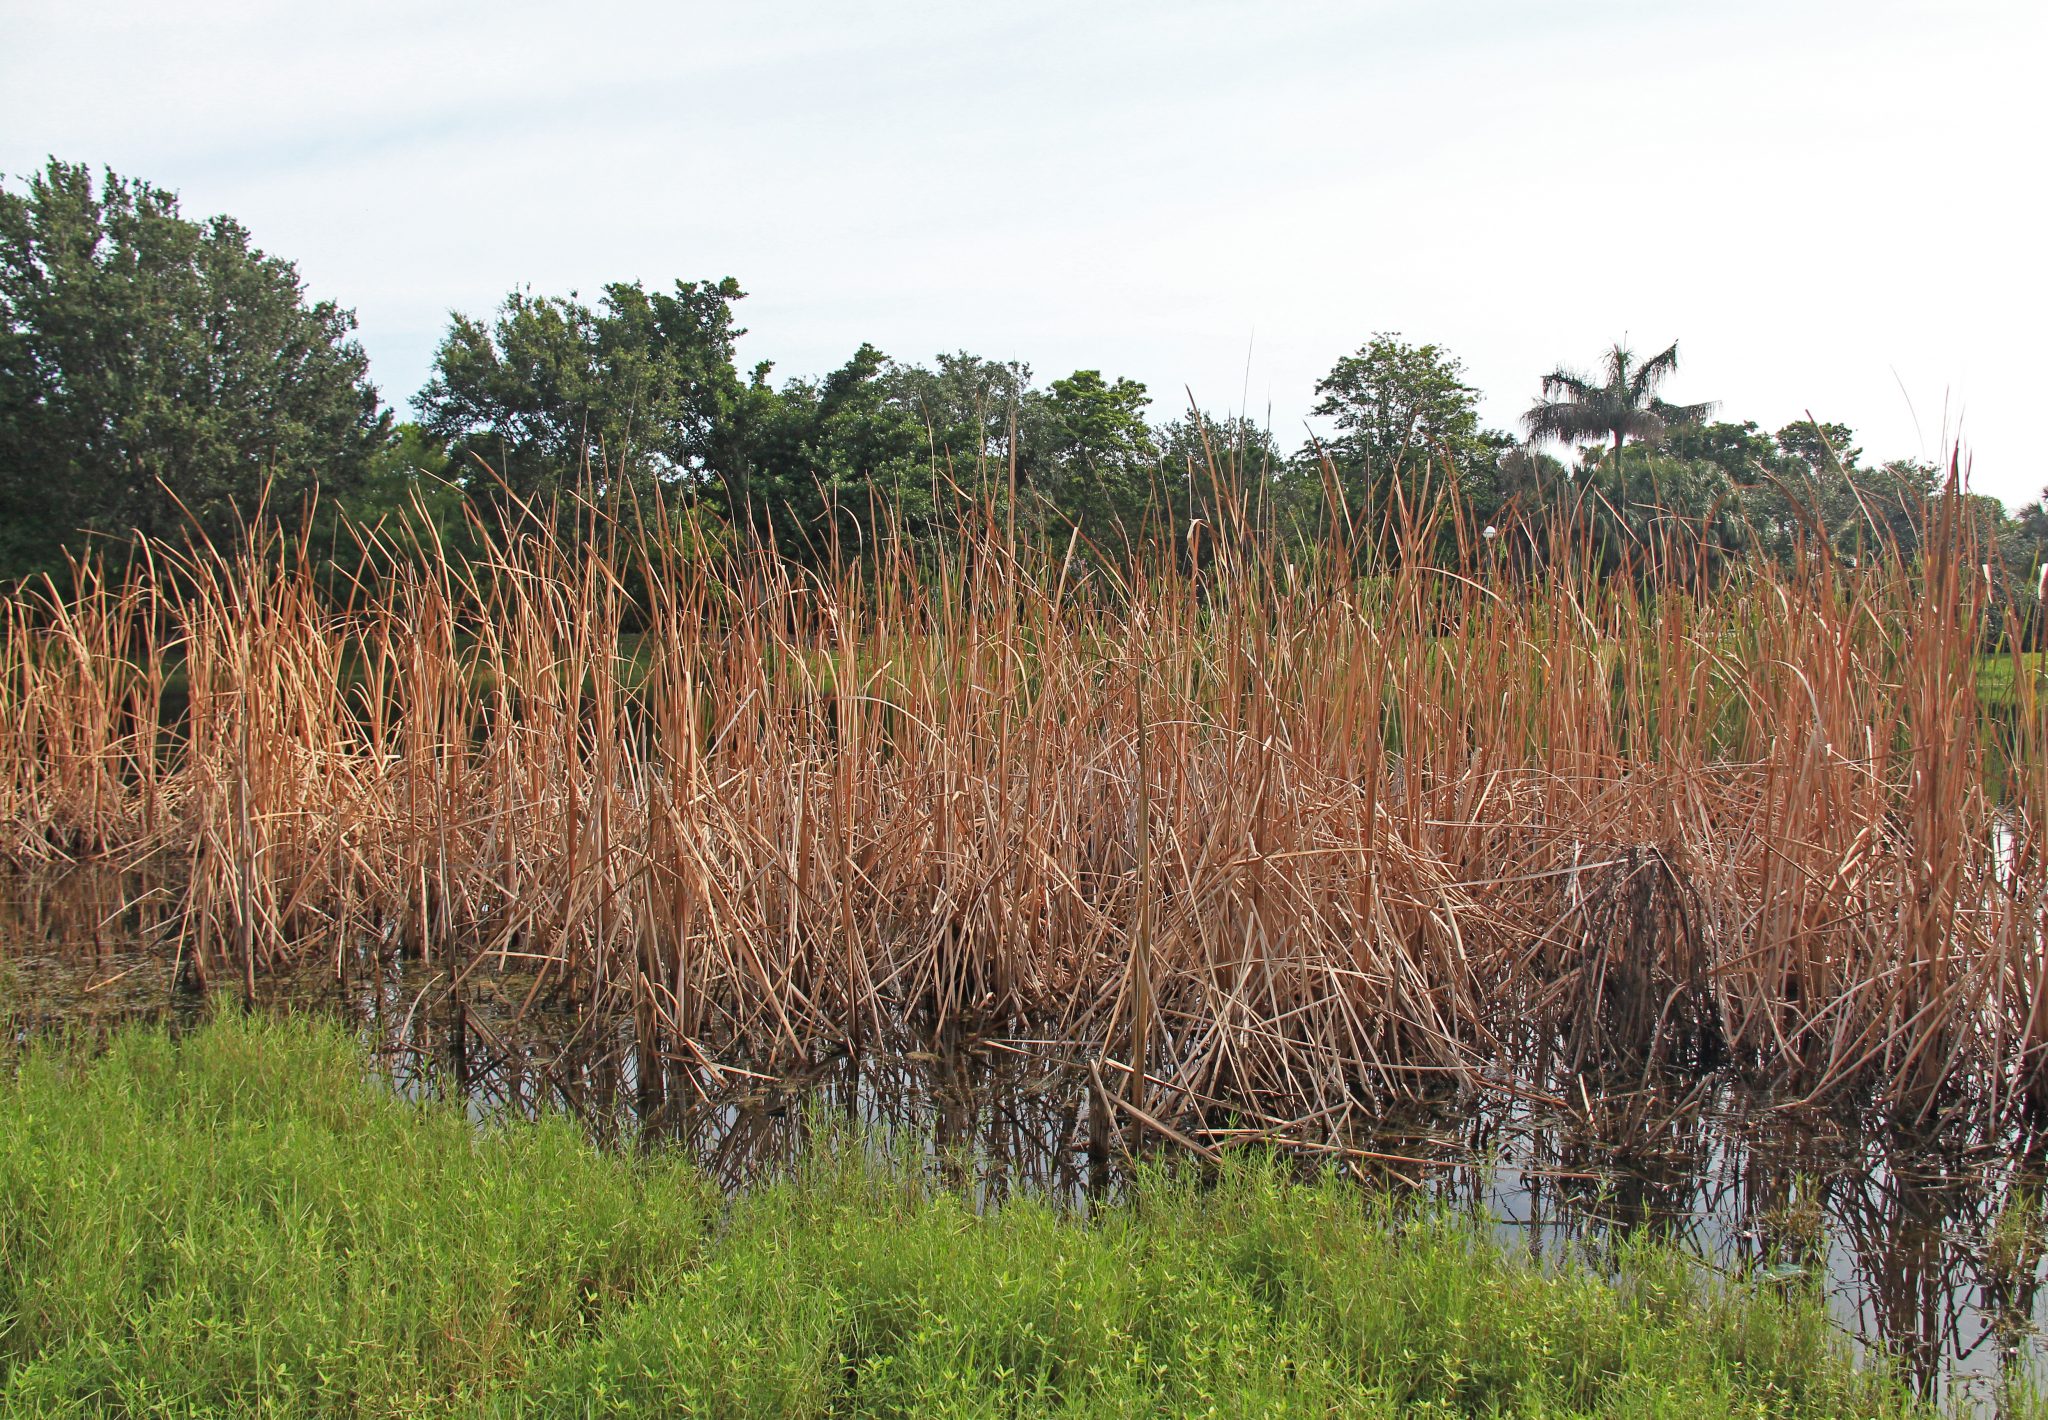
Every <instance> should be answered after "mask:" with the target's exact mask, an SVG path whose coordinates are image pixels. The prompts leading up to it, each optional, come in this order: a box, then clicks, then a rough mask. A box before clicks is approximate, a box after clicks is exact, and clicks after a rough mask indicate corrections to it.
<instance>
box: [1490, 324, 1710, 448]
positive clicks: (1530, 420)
mask: <svg viewBox="0 0 2048 1420" xmlns="http://www.w3.org/2000/svg"><path fill="white" fill-rule="evenodd" d="M1677 370H1678V343H1677V342H1676V341H1673V342H1672V343H1671V345H1670V346H1669V347H1668V348H1666V349H1664V350H1662V351H1659V352H1658V353H1657V354H1655V355H1652V356H1651V357H1650V358H1649V359H1647V360H1640V359H1638V358H1637V357H1636V354H1635V352H1634V351H1632V350H1630V349H1629V348H1628V347H1627V346H1625V345H1616V346H1614V347H1612V348H1611V349H1609V350H1608V352H1607V353H1606V355H1605V356H1603V357H1602V359H1601V370H1600V373H1599V374H1598V375H1597V376H1587V375H1584V374H1580V373H1578V372H1576V371H1572V370H1567V369H1564V368H1562V367H1560V368H1558V369H1556V370H1553V371H1551V372H1550V373H1549V374H1547V375H1545V376H1544V377H1543V398H1542V399H1541V400H1540V401H1539V402H1538V403H1537V404H1536V405H1535V406H1534V407H1533V408H1531V409H1530V410H1529V412H1528V413H1527V414H1525V415H1523V416H1522V422H1523V424H1524V425H1525V426H1526V427H1527V429H1528V431H1529V437H1530V438H1531V439H1532V440H1542V439H1556V440H1559V441H1560V442H1563V443H1567V444H1570V443H1577V442H1579V441H1581V440H1584V439H1596V438H1597V439H1608V440H1612V441H1613V449H1614V452H1615V453H1617V454H1619V453H1620V452H1621V449H1622V445H1623V444H1624V443H1625V442H1627V441H1628V440H1630V439H1638V440H1652V439H1655V438H1657V437H1658V436H1659V435H1661V434H1663V433H1664V431H1665V430H1667V429H1669V428H1671V427H1672V426H1674V425H1681V424H1692V423H1696V422H1697V421H1699V420H1702V419H1705V418H1706V417H1707V416H1708V415H1709V414H1711V413H1713V411H1714V406H1713V405H1712V404H1711V403H1707V404H1672V403H1670V402H1669V401H1667V400H1665V399H1662V398H1660V397H1659V396H1658V394H1657V390H1658V388H1659V387H1660V386H1661V385H1662V384H1663V383H1664V381H1665V380H1666V379H1668V378H1670V376H1671V375H1673V374H1674V373H1676V372H1677Z"/></svg>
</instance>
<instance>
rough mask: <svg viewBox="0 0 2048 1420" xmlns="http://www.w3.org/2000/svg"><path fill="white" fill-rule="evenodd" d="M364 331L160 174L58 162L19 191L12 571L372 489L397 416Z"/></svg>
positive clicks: (7, 394) (7, 282)
mask: <svg viewBox="0 0 2048 1420" xmlns="http://www.w3.org/2000/svg"><path fill="white" fill-rule="evenodd" d="M354 328H355V318H354V317H353V316H352V315H351V314H350V313H349V312H348V311H345V310H343V309H341V308H340V307H338V306H336V305H334V304H333V303H332V302H328V301H321V302H316V303H312V304H308V303H307V301H306V299H305V292H304V289H303V287H302V286H301V284H300V281H299V277H298V273H297V271H296V270H295V269H294V268H293V266H292V264H291V263H290V262H288V261H284V260H282V259H280V258H277V257H272V256H266V255H264V254H263V253H262V252H261V251H258V250H256V249H255V248H253V247H251V246H250V244H249V234H248V232H247V231H245V230H244V229H243V228H242V227H241V226H239V225H238V224H237V223H235V222H234V221H233V220H231V219H230V218H227V217H213V218H210V219H208V220H207V221H205V222H192V221H188V220H186V219H185V218H183V217H181V216H179V215H178V204H177V199H176V198H175V197H174V196H172V195H171V194H170V193H167V192H164V191H162V190H160V189H158V188H154V187H151V186H150V185H149V184H148V183H146V182H141V181H137V180H133V179H127V178H122V177H118V176H116V175H115V174H113V173H112V172H109V173H107V174H105V175H104V177H103V179H102V180H101V182H100V183H99V184H98V185H97V186H95V184H94V182H93V177H92V174H91V172H90V171H89V170H88V169H87V168H85V167H84V166H83V165H77V164H69V163H60V162H57V161H56V160H54V159H53V160H51V162H50V163H49V165H48V166H47V167H46V168H45V169H44V170H43V171H42V172H41V173H38V174H36V175H34V176H33V177H31V178H30V179H29V180H28V185H27V191H26V192H25V193H16V192H8V191H0V575H9V574H18V573H21V572H25V571H32V570H43V569H49V568H52V567H55V566H58V565H61V562H62V559H63V556H64V554H65V552H66V551H76V550H77V549H78V548H79V547H80V546H81V545H82V544H83V542H84V540H85V538H86V536H87V535H88V534H91V533H104V534H111V535H113V536H114V537H116V538H125V535H126V534H127V533H128V531H129V530H130V529H141V530H143V531H144V532H148V533H152V534H156V535H170V534H177V533H179V532H181V531H183V530H184V529H185V528H186V527H187V526H188V522H189V521H191V520H196V522H197V524H198V526H199V528H200V529H201V530H203V531H204V532H206V533H207V534H209V535H211V536H215V537H219V536H222V535H223V534H226V533H228V532H229V531H231V530H232V529H233V528H234V527H235V526H236V525H237V523H238V522H239V520H241V519H243V518H246V517H250V516H252V515H253V514H254V512H255V510H256V508H257V507H258V505H259V504H260V503H262V502H263V501H264V500H265V498H266V497H267V498H268V501H269V504H270V506H271V507H272V508H273V509H277V510H279V511H280V512H281V513H282V514H283V515H286V516H291V515H294V514H296V512H297V509H298V505H299V504H300V503H301V502H302V501H303V500H304V499H305V498H306V497H307V496H308V495H309V494H310V493H311V492H312V491H313V490H314V489H315V487H316V486H318V487H320V488H322V489H323V490H324V491H325V492H326V493H327V494H328V495H330V496H340V497H344V498H345V497H348V496H350V495H352V494H353V493H354V492H355V491H356V490H357V489H358V488H359V487H360V485H361V484H362V482H363V480H364V478H365V477H366V475H367V474H368V472H369V469H370V467H371V464H372V462H373V461H374V459H375V458H376V456H377V453H378V450H379V449H380V448H381V447H382V446H383V444H384V442H385V439H386V438H387V436H388V433H389V429H390V416H389V414H388V413H386V412H384V411H383V410H382V409H381V408H380V406H379V404H378V400H377V392H376V389H375V388H374V387H373V386H372V385H371V384H370V382H369V378H368V365H367V361H366V360H365V357H364V355H363V351H362V348H361V347H360V346H359V345H357V344H356V343H355V342H354V341H353V340H352V339H350V332H351V331H352V330H353V329H354Z"/></svg>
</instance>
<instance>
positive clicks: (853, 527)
mask: <svg viewBox="0 0 2048 1420" xmlns="http://www.w3.org/2000/svg"><path fill="white" fill-rule="evenodd" d="M891 370H892V367H891V365H890V363H889V359H888V357H887V356H886V355H884V354H883V353H882V352H881V351H879V350H877V349H876V348H875V347H874V346H872V345H866V344H864V345H862V346H861V347H860V349H859V350H857V351H855V352H854V354H853V357H852V358H851V359H849V360H848V361H847V362H846V363H845V364H844V365H842V366H840V367H839V368H838V369H837V370H834V371H833V372H832V373H831V374H829V375H827V376H825V378H824V379H822V380H792V381H790V382H788V383H787V384H786V385H784V386H783V388H782V389H781V390H780V391H779V392H777V393H776V396H775V399H774V401H773V403H772V404H762V405H761V406H760V407H759V409H758V410H757V416H758V417H757V418H756V419H755V421H754V423H753V425H752V427H751V429H750V430H749V431H748V439H747V466H748V469H749V476H748V485H747V486H748V502H747V505H746V507H745V508H744V509H743V510H742V512H741V516H742V517H743V518H744V519H745V520H746V522H747V523H748V524H749V525H750V526H751V527H753V528H754V529H755V531H756V533H757V535H759V536H762V537H769V538H773V539H774V540H775V541H776V543H777V544H778V545H780V546H782V547H783V548H784V549H785V550H786V551H789V552H792V553H795V554H798V555H811V556H818V557H823V556H826V555H828V554H829V552H830V551H831V549H832V546H833V544H834V543H836V544H837V545H838V549H839V551H840V552H841V553H852V552H857V551H860V550H861V549H863V548H864V547H866V546H867V545H868V543H869V540H870V539H872V538H873V537H875V536H878V535H880V534H881V533H882V532H883V531H884V530H886V529H894V530H895V531H897V532H899V533H901V534H904V535H906V536H910V537H912V538H922V537H924V536H925V535H927V534H928V533H929V531H930V529H931V525H932V519H933V507H934V504H933V491H932V490H933V483H934V470H933V466H932V462H931V458H930V454H929V448H930V435H929V430H928V429H927V427H926V425H925V424H924V423H923V422H922V421H920V420H919V419H918V417H917V416H916V414H915V413H914V412H913V411H912V410H911V409H910V408H908V407H907V406H906V405H905V404H904V403H903V402H902V401H901V400H899V399H897V398H895V397H894V396H893V394H892V385H891V380H890V378H889V376H890V372H891Z"/></svg>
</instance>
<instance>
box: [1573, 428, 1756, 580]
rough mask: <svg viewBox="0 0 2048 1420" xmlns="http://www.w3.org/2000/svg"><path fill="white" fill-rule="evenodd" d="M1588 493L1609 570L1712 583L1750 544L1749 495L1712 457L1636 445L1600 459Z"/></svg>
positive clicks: (1599, 548) (1588, 507)
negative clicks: (1746, 504) (1746, 502)
mask: <svg viewBox="0 0 2048 1420" xmlns="http://www.w3.org/2000/svg"><path fill="white" fill-rule="evenodd" d="M1582 497H1583V499H1584V503H1583V507H1584V509H1585V512H1586V514H1587V519H1586V520H1587V523H1588V525H1589V526H1590V527H1591V529H1592V532H1593V537H1594V546H1595V548H1596V550H1597V552H1598V555H1599V557H1600V559H1601V565H1602V568H1603V570H1606V571H1609V572H1616V571H1631V572H1634V573H1636V574H1638V575H1642V576H1649V577H1656V578H1659V579H1677V580H1680V581H1686V582H1693V583H1705V582H1707V581H1711V580H1712V579H1713V578H1715V577H1716V576H1718V575H1719V574H1720V573H1721V572H1722V571H1723V570H1724V569H1725V568H1726V567H1727V566H1729V565H1730V564H1731V563H1732V562H1734V561H1736V560H1738V559H1740V558H1741V556H1742V555H1743V553H1744V551H1745V549H1746V548H1747V546H1748V542H1749V528H1748V525H1747V523H1746V522H1745V521H1744V516H1743V504H1742V497H1741V493H1740V492H1739V490H1738V489H1737V488H1736V486H1735V482H1734V480H1733V479H1731V478H1730V477H1729V476H1728V473H1727V472H1726V470H1724V469H1723V468H1721V466H1720V465H1719V464H1716V463H1714V462H1712V461H1711V460H1708V459H1696V458H1682V457H1679V456H1677V455H1675V454H1673V453H1671V452H1669V451H1668V450H1666V449H1664V448H1661V447H1657V446H1652V445H1645V444H1638V445H1632V446H1630V447H1628V448H1625V449H1623V450H1621V451H1620V452H1619V453H1612V454H1610V455H1609V456H1608V457H1607V458H1605V459H1603V460H1601V461H1600V463H1599V464H1598V465H1597V466H1596V467H1595V468H1594V469H1593V471H1592V473H1591V475H1590V477H1589V478H1588V480H1587V482H1586V485H1585V487H1584V490H1583V493H1582Z"/></svg>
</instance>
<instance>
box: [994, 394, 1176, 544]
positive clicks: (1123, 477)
mask: <svg viewBox="0 0 2048 1420" xmlns="http://www.w3.org/2000/svg"><path fill="white" fill-rule="evenodd" d="M1150 403H1151V398H1150V396H1148V395H1147V394H1146V393H1145V386H1144V385H1142V384H1140V383H1139V382H1138V381H1136V380H1128V379H1122V378H1118V379H1116V380H1114V381H1111V380H1105V379H1104V378H1103V377H1102V372H1101V371H1100V370H1076V371H1074V373H1073V374H1071V375H1069V376H1067V377H1066V378H1065V379H1062V380H1054V381H1053V382H1052V386H1051V388H1050V389H1049V390H1048V391H1047V392H1046V393H1045V394H1043V395H1038V396H1034V397H1032V398H1031V399H1030V400H1028V401H1027V404H1028V405H1029V406H1030V408H1029V413H1028V415H1027V416H1026V417H1025V419H1024V421H1023V422H1024V425H1025V428H1026V433H1025V435H1024V436H1023V437H1024V439H1025V444H1024V448H1023V450H1022V452H1023V454H1024V458H1023V463H1024V464H1025V466H1026V470H1027V477H1028V483H1029V486H1030V487H1031V489H1032V491H1033V492H1035V493H1036V494H1037V496H1038V498H1039V499H1040V500H1041V502H1042V505H1043V507H1044V508H1045V509H1046V511H1047V512H1049V513H1050V514H1051V516H1052V519H1053V522H1052V526H1053V527H1060V526H1064V525H1073V524H1078V525H1079V526H1080V528H1081V530H1082V535H1083V536H1084V537H1086V538H1088V539H1089V540H1090V541H1091V542H1093V543H1095V544H1096V545H1097V546H1098V547H1102V548H1109V547H1119V546H1123V545H1127V544H1128V543H1129V542H1131V541H1133V540H1135V539H1137V538H1138V537H1140V536H1141V535H1142V534H1143V532H1144V530H1145V521H1146V515H1147V513H1148V512H1149V511H1151V510H1152V508H1153V496H1152V495H1153V492H1154V480H1155V474H1156V473H1157V470H1158V458H1159V454H1158V449H1157V448H1156V447H1155V445H1154V444H1153V441H1152V430H1151V428H1150V426H1149V425H1147V424H1146V422H1145V408H1146V406H1147V405H1149V404H1150Z"/></svg>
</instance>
